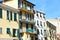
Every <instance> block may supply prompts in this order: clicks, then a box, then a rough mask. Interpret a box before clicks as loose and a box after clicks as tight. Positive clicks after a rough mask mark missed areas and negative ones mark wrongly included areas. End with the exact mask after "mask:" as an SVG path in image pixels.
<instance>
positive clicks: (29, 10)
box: [19, 6, 34, 15]
mask: <svg viewBox="0 0 60 40" xmlns="http://www.w3.org/2000/svg"><path fill="white" fill-rule="evenodd" d="M19 9H20V11H24V12H26V13H29V14H33V15H34V12H33V9H30V8H27V6H26V7H24V6H19Z"/></svg>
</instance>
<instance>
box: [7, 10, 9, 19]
mask: <svg viewBox="0 0 60 40" xmlns="http://www.w3.org/2000/svg"><path fill="white" fill-rule="evenodd" d="M7 19H8V20H9V11H8V10H7Z"/></svg>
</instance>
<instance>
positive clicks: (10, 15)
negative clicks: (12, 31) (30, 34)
mask: <svg viewBox="0 0 60 40" xmlns="http://www.w3.org/2000/svg"><path fill="white" fill-rule="evenodd" d="M10 20H12V12H10Z"/></svg>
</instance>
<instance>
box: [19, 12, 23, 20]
mask: <svg viewBox="0 0 60 40" xmlns="http://www.w3.org/2000/svg"><path fill="white" fill-rule="evenodd" d="M19 19H22V12H21V11H20V12H19Z"/></svg>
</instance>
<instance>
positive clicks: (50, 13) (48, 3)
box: [0, 0, 60, 19]
mask: <svg viewBox="0 0 60 40" xmlns="http://www.w3.org/2000/svg"><path fill="white" fill-rule="evenodd" d="M0 1H1V0H0ZM28 1H30V2H32V3H34V4H35V5H36V6H35V9H36V10H40V9H42V10H43V11H44V12H45V14H46V18H47V19H50V18H58V17H60V0H28Z"/></svg>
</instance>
